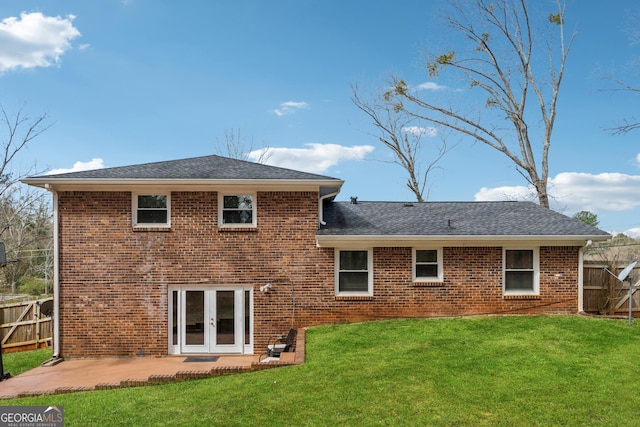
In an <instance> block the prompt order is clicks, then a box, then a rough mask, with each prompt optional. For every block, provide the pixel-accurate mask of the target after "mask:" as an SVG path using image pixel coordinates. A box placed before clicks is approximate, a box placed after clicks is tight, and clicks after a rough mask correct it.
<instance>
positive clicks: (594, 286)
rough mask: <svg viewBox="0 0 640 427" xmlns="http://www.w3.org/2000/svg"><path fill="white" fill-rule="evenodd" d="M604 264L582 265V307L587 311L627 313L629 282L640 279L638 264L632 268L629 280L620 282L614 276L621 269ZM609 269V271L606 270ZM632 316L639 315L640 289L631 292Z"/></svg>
mask: <svg viewBox="0 0 640 427" xmlns="http://www.w3.org/2000/svg"><path fill="white" fill-rule="evenodd" d="M623 268H624V266H622V267H620V268H612V267H610V266H606V265H604V264H592V265H585V266H584V281H583V283H584V288H583V308H584V311H586V312H587V313H596V314H608V315H623V314H624V315H626V314H628V313H629V284H631V285H635V284H636V283H637V282H638V280H639V279H640V266H637V267H636V268H634V269H633V270H632V271H631V273H630V274H629V277H630V278H631V282H629V281H625V282H623V283H620V282H619V281H618V279H617V278H616V276H617V275H618V274H619V273H620V271H622V269H623ZM607 269H610V271H611V273H610V272H609V271H607ZM632 311H633V316H634V317H640V291H638V290H636V291H634V292H633V294H632Z"/></svg>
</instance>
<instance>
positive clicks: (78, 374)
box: [0, 329, 305, 399]
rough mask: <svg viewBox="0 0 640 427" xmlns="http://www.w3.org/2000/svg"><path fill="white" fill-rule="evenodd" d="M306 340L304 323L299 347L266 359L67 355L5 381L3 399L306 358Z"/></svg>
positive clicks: (236, 371)
mask: <svg viewBox="0 0 640 427" xmlns="http://www.w3.org/2000/svg"><path fill="white" fill-rule="evenodd" d="M304 343H305V331H304V330H303V329H300V330H298V336H297V340H296V351H295V352H294V353H282V355H281V357H280V358H279V359H276V360H271V361H268V362H266V363H264V362H259V358H260V355H259V354H258V355H217V356H218V358H217V360H216V361H207V359H208V357H210V356H212V355H200V356H202V357H197V356H192V355H180V356H167V357H158V358H147V357H141V358H113V359H82V360H65V361H62V362H60V363H57V364H54V365H52V366H39V367H37V368H34V369H32V370H30V371H27V372H24V373H22V374H20V375H17V376H15V377H11V378H9V379H7V380H4V381H2V382H0V399H13V398H18V397H30V396H40V395H51V394H59V393H73V392H79V391H91V390H108V389H114V388H122V387H139V386H147V385H154V384H166V383H170V382H176V381H186V380H192V379H204V378H212V377H217V376H221V375H230V374H239V373H244V372H251V371H256V370H262V369H270V368H276V367H281V366H289V365H294V364H301V363H304V359H305V344H304ZM205 356H206V357H205ZM189 358H194V359H196V360H195V361H188V359H189Z"/></svg>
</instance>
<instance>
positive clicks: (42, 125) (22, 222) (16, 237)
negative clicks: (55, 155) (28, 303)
mask: <svg viewBox="0 0 640 427" xmlns="http://www.w3.org/2000/svg"><path fill="white" fill-rule="evenodd" d="M47 118H48V117H47V115H46V114H41V115H39V116H35V117H33V118H31V117H29V116H27V115H26V114H25V113H24V111H23V109H22V108H20V109H19V110H18V111H17V112H16V113H15V114H9V113H8V112H7V111H6V109H5V108H4V107H3V106H0V123H1V124H2V125H4V129H5V131H6V133H5V132H2V130H1V127H0V133H2V134H3V136H0V240H2V241H3V242H5V247H6V249H7V254H8V257H9V258H10V259H13V260H17V259H18V257H19V254H20V251H22V250H24V249H27V248H28V249H33V248H36V247H39V246H43V245H47V244H48V243H47V242H48V241H49V240H51V224H50V221H51V212H50V210H49V209H48V203H46V202H45V201H44V194H45V193H44V192H41V191H39V190H32V191H28V190H24V189H23V188H22V187H21V185H20V183H19V182H18V180H19V179H20V178H21V177H22V176H21V174H19V173H16V172H15V171H14V170H13V166H14V165H13V161H14V159H15V157H16V155H17V154H18V153H19V152H20V151H22V150H23V149H24V148H25V147H26V146H27V144H29V143H30V142H31V141H32V140H33V139H34V138H36V137H38V136H40V135H41V134H42V133H43V132H44V131H46V130H47V129H49V127H51V124H48V123H47ZM27 270H29V268H28V263H22V262H12V263H10V264H9V265H8V266H7V267H5V268H4V270H3V273H4V276H5V281H6V282H7V283H9V284H10V285H11V288H12V291H13V292H15V291H16V290H17V289H16V287H17V284H18V281H19V278H20V277H22V276H24V275H25V274H28V273H27Z"/></svg>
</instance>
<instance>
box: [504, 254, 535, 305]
mask: <svg viewBox="0 0 640 427" xmlns="http://www.w3.org/2000/svg"><path fill="white" fill-rule="evenodd" d="M503 266H504V267H503V273H504V274H503V277H504V279H503V290H504V293H505V295H538V293H539V283H538V281H539V271H540V261H539V250H538V248H534V249H504V253H503Z"/></svg>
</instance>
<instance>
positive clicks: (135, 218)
mask: <svg viewBox="0 0 640 427" xmlns="http://www.w3.org/2000/svg"><path fill="white" fill-rule="evenodd" d="M138 196H165V197H166V198H167V222H165V223H146V222H142V223H141V222H138ZM131 207H132V209H131V210H132V212H131V222H132V225H133V227H138V228H169V227H171V192H163V191H145V192H137V193H131Z"/></svg>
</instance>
